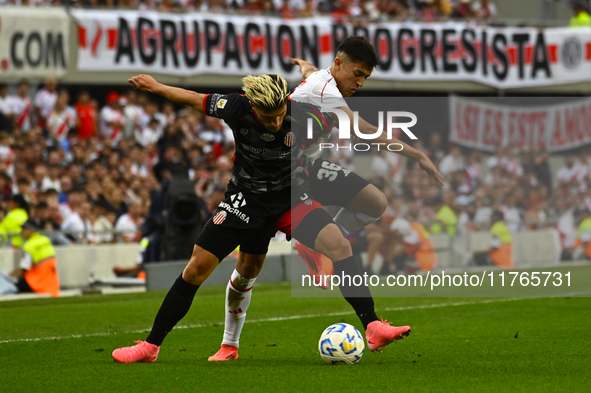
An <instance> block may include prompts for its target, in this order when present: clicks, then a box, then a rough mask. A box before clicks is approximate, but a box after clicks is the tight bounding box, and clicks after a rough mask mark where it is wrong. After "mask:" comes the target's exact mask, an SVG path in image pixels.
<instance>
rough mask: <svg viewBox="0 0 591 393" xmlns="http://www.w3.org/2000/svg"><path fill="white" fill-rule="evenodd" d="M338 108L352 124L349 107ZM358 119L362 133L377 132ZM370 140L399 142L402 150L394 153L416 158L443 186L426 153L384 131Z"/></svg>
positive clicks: (361, 119)
mask: <svg viewBox="0 0 591 393" xmlns="http://www.w3.org/2000/svg"><path fill="white" fill-rule="evenodd" d="M338 109H340V110H342V111H344V112H345V113H346V114H347V115H348V116H349V121H350V122H351V123H350V124H354V120H353V116H354V115H353V111H351V109H349V108H347V107H341V108H338ZM329 112H330V110H329ZM335 119H336V116H335ZM358 121H359V122H358V125H359V132H361V133H363V134H375V133H376V132H377V130H378V128H377V127H376V126H374V125H372V124H369V123H368V122H366V121H365V120H363V118H361V116H358ZM372 142H373V143H385V144H390V143H399V144H400V145H402V150H400V151H397V152H396V153H400V154H402V155H403V156H406V157H410V158H413V159H415V160H417V161H418V163H419V167H420V168H421V169H422V170H424V171H425V172H427V173H428V174H429V176H431V178H432V179H433V181H435V183H436V184H437V185H438V186H439V187H440V188H443V175H442V174H441V173H439V171H438V170H437V167H436V166H435V164H433V162H432V161H431V160H430V159H429V157H427V155H426V154H425V153H423V152H422V151H420V150H417V149H415V148H414V147H412V146H410V145H409V144H408V143H404V142H402V141H401V140H400V139H398V138H395V137H392V138H391V139H388V135H387V134H386V133H385V132H382V134H381V135H380V136H379V137H377V138H376V139H373V140H372Z"/></svg>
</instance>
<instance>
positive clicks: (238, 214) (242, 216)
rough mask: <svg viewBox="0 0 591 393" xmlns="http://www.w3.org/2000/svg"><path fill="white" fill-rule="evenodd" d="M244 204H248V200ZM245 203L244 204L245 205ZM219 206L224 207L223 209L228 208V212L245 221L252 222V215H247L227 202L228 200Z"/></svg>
mask: <svg viewBox="0 0 591 393" xmlns="http://www.w3.org/2000/svg"><path fill="white" fill-rule="evenodd" d="M234 203H236V202H234ZM244 205H246V202H244ZM244 205H242V206H244ZM219 207H220V208H222V209H224V210H226V211H227V212H228V213H230V214H233V215H235V216H236V217H238V218H239V219H241V220H242V221H244V222H245V223H247V224H248V223H249V222H250V217H249V216H247V215H246V214H244V213H242V212H241V211H240V210H238V209H237V208H235V207H232V206H231V205H229V204H227V203H226V202H222V203H220V204H219ZM222 213H226V212H222ZM218 214H219V213H218ZM224 217H225V216H224Z"/></svg>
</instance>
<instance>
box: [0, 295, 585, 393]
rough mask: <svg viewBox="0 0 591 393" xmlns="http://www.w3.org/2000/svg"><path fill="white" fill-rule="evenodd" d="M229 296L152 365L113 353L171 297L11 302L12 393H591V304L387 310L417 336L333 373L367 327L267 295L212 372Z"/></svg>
mask: <svg viewBox="0 0 591 393" xmlns="http://www.w3.org/2000/svg"><path fill="white" fill-rule="evenodd" d="M223 292H224V289H223V288H219V287H218V288H202V289H201V290H200V291H199V292H198V294H197V296H196V298H195V301H194V302H193V307H192V308H191V310H190V311H189V314H188V315H187V316H186V317H185V318H184V319H183V320H182V321H181V323H180V325H181V328H180V329H175V330H173V331H172V332H171V333H170V334H169V336H168V338H167V339H166V341H165V342H164V345H163V346H162V349H161V351H160V356H159V358H158V361H157V362H156V363H153V364H146V363H141V364H118V363H115V362H114V361H113V360H112V358H111V352H112V351H113V349H115V348H117V347H120V346H127V345H132V344H133V341H134V340H139V339H142V340H143V339H145V338H146V336H147V331H148V329H149V328H150V327H151V324H152V321H153V318H154V316H155V314H156V311H157V310H158V307H159V306H160V304H161V302H162V299H163V297H164V295H165V292H163V291H158V292H151V293H141V294H126V295H108V296H107V295H94V296H91V295H88V296H83V297H77V298H62V299H35V300H26V301H25V300H22V301H12V302H2V303H0V392H44V393H45V392H60V393H61V392H238V393H241V392H267V391H269V392H270V391H273V392H307V391H326V392H340V391H351V392H365V391H394V392H415V391H417V392H464V391H465V392H557V391H563V392H585V391H586V392H588V391H591V369H590V366H591V299H590V298H585V297H570V298H564V297H562V298H398V299H392V298H379V299H376V306H377V307H376V308H377V310H378V315H380V314H381V315H383V316H384V318H387V319H388V320H389V321H391V322H393V323H394V324H396V325H401V324H409V325H411V326H412V329H413V331H412V334H411V335H410V336H409V337H408V338H406V339H405V340H403V341H401V342H397V343H394V344H392V345H390V346H389V347H388V348H386V350H384V352H383V353H381V354H379V353H371V352H369V351H367V350H366V352H365V354H364V356H363V359H362V360H361V361H360V362H359V364H357V365H353V366H329V365H326V364H324V362H323V361H322V359H321V358H320V356H319V355H318V348H317V345H318V338H319V336H320V333H321V332H322V331H323V330H324V328H326V327H327V326H328V325H331V324H333V323H336V322H339V321H345V322H348V323H351V324H353V325H355V326H357V327H358V328H361V326H360V323H359V321H358V319H357V317H356V316H355V315H354V314H353V313H352V312H351V309H350V307H349V305H348V304H347V303H346V302H345V301H344V300H343V299H339V298H328V299H317V298H292V297H291V292H290V287H289V285H288V284H273V285H271V284H268V285H263V284H260V285H257V287H256V288H255V290H254V293H253V302H252V305H251V307H250V309H249V311H248V320H249V322H248V323H247V324H246V325H245V327H244V331H243V334H242V339H241V346H240V359H239V360H237V361H233V362H222V363H211V362H208V361H207V357H208V356H210V355H212V354H213V353H215V352H216V351H217V350H218V349H219V345H220V343H221V339H222V333H223V322H222V318H223V314H224V309H223V305H224V294H223ZM330 314H332V315H330Z"/></svg>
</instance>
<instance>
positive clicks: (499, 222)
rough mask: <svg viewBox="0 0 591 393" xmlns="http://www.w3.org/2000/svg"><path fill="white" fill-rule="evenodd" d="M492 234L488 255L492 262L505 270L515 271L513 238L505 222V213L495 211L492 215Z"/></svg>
mask: <svg viewBox="0 0 591 393" xmlns="http://www.w3.org/2000/svg"><path fill="white" fill-rule="evenodd" d="M490 220H491V223H492V226H491V227H490V234H491V235H492V239H491V241H490V247H489V249H488V255H489V256H490V258H491V259H492V262H493V263H494V264H495V265H497V266H500V267H502V268H505V269H513V267H514V264H513V236H512V235H511V232H510V231H509V228H507V225H506V224H505V222H504V221H503V213H502V212H501V211H499V210H495V211H494V212H493V213H492V215H491V219H490Z"/></svg>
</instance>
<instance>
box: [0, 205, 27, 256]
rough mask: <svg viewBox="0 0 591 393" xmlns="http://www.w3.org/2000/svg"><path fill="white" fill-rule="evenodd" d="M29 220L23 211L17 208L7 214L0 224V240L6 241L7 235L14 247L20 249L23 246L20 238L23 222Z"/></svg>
mask: <svg viewBox="0 0 591 393" xmlns="http://www.w3.org/2000/svg"><path fill="white" fill-rule="evenodd" d="M28 219H29V215H28V214H27V211H26V210H25V209H21V208H17V209H13V210H11V211H9V212H8V214H7V215H6V217H4V220H2V222H1V223H0V235H1V236H2V240H3V241H6V240H7V235H18V236H12V238H11V242H12V244H13V245H14V246H16V247H20V246H21V245H22V244H23V238H22V237H20V233H21V229H22V226H23V224H24V223H25V221H27V220H28Z"/></svg>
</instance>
